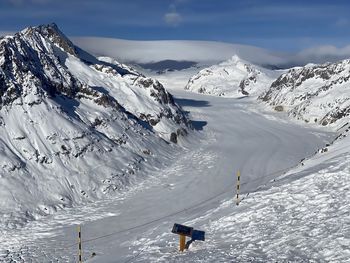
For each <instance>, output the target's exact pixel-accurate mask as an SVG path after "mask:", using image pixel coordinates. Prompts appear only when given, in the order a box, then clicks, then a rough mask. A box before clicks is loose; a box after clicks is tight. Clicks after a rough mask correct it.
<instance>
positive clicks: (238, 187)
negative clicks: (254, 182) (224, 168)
mask: <svg viewBox="0 0 350 263" xmlns="http://www.w3.org/2000/svg"><path fill="white" fill-rule="evenodd" d="M240 184H241V172H240V171H238V172H237V196H236V205H239V190H240Z"/></svg>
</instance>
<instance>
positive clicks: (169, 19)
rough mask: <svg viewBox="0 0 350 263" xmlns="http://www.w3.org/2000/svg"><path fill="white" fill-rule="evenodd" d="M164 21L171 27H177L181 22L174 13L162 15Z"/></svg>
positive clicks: (180, 17) (178, 15)
mask: <svg viewBox="0 0 350 263" xmlns="http://www.w3.org/2000/svg"><path fill="white" fill-rule="evenodd" d="M164 21H165V22H166V23H167V24H168V25H171V26H177V25H179V24H180V23H181V22H182V16H181V15H180V14H179V13H178V12H176V11H172V12H169V13H166V14H165V15H164Z"/></svg>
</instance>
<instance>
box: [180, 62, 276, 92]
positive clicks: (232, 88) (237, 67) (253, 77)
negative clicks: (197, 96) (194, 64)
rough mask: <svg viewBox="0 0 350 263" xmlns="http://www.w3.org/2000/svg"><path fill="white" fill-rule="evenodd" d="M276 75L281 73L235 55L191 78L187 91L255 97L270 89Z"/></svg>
mask: <svg viewBox="0 0 350 263" xmlns="http://www.w3.org/2000/svg"><path fill="white" fill-rule="evenodd" d="M276 74H279V73H278V72H275V71H272V70H268V69H263V68H261V67H258V66H255V65H252V64H250V63H249V62H247V61H244V60H242V59H240V58H239V57H238V56H237V55H235V56H233V57H232V58H231V59H230V60H227V61H225V62H222V63H220V64H218V65H213V66H211V67H208V68H205V69H202V70H201V71H199V72H198V73H197V74H196V75H194V76H193V77H191V79H190V80H189V82H188V83H187V85H186V87H185V89H186V90H190V91H193V92H198V93H202V94H208V95H215V96H225V97H241V96H242V95H253V96H254V95H257V94H258V93H261V92H262V91H263V90H265V89H266V88H268V87H269V86H270V84H271V83H272V82H273V80H274V79H275V78H276Z"/></svg>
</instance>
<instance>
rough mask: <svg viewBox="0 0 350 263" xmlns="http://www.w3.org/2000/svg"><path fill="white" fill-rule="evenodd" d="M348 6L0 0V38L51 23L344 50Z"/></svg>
mask: <svg viewBox="0 0 350 263" xmlns="http://www.w3.org/2000/svg"><path fill="white" fill-rule="evenodd" d="M349 2H350V1H345V0H344V1H341V0H338V1H337V0H334V1H322V0H320V1H313V0H309V1H306V0H304V1H300V0H290V1H283V0H281V1H272V0H266V1H263V0H260V1H259V0H114V1H113V0H69V1H68V0H0V31H18V30H20V29H22V28H24V27H26V26H29V25H38V24H43V23H50V22H56V23H57V24H58V26H59V27H60V28H61V30H62V31H63V32H64V33H65V34H66V35H69V36H103V37H115V38H124V39H133V40H158V39H181V40H183V39H188V40H214V41H224V42H231V43H241V44H250V45H254V46H260V47H264V48H268V49H272V50H284V51H289V50H290V51H294V50H300V49H305V48H309V47H313V46H319V45H334V46H336V47H342V46H345V45H349V44H350V30H349V29H350V16H349V13H350V3H349Z"/></svg>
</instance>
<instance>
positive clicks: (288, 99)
mask: <svg viewBox="0 0 350 263" xmlns="http://www.w3.org/2000/svg"><path fill="white" fill-rule="evenodd" d="M349 79H350V60H343V61H340V62H337V63H326V64H322V65H314V64H308V65H306V66H305V67H299V68H293V69H291V70H289V71H288V72H286V73H284V74H282V75H281V76H280V77H279V78H278V79H277V80H276V81H274V82H273V83H272V84H271V87H270V88H269V89H268V90H267V91H266V92H264V93H263V94H262V95H261V96H260V97H259V99H261V100H262V101H264V102H267V103H268V104H270V105H271V106H273V107H274V109H275V110H277V111H286V112H287V113H288V114H289V115H290V116H292V117H294V118H296V119H300V120H304V121H305V122H311V123H318V124H321V125H323V126H326V125H327V126H331V127H334V128H340V127H342V126H343V125H346V124H348V122H349V117H348V116H349V114H350V81H349Z"/></svg>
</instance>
